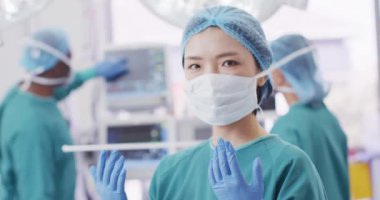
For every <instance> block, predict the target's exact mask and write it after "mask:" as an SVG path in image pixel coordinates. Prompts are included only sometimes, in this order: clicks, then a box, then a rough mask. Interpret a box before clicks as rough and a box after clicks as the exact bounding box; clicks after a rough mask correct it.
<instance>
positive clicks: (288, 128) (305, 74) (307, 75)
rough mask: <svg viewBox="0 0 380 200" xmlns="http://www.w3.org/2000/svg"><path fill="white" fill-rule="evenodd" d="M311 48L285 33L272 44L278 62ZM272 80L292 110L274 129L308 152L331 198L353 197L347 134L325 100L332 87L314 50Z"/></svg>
mask: <svg viewBox="0 0 380 200" xmlns="http://www.w3.org/2000/svg"><path fill="white" fill-rule="evenodd" d="M310 47H312V46H311V45H310V42H309V41H308V40H306V39H305V38H304V37H303V36H301V35H285V36H282V37H280V38H278V39H277V40H275V41H273V42H272V43H271V49H272V52H273V57H274V60H275V61H278V60H281V59H283V58H284V57H286V56H288V55H289V54H291V53H292V52H295V51H299V50H301V49H305V48H310ZM311 49H312V48H311ZM272 79H273V83H274V85H275V90H277V91H278V92H281V93H283V94H284V96H285V99H286V101H287V103H288V104H289V106H290V110H289V112H288V113H287V114H286V115H284V116H282V117H280V118H279V119H278V120H277V122H276V123H275V124H274V126H273V128H272V131H271V132H272V133H274V134H278V136H279V137H281V138H282V139H283V140H285V141H287V142H289V143H291V144H294V145H296V146H298V147H299V148H301V149H302V150H304V151H305V152H306V154H308V156H309V157H310V158H311V160H312V161H313V163H314V165H315V167H316V168H317V170H318V172H319V175H320V176H321V179H322V182H323V183H324V185H325V187H326V193H327V197H328V199H336V200H343V199H350V196H349V180H348V162H347V139H346V135H345V134H344V132H343V130H342V128H341V126H340V125H339V122H338V120H337V119H336V117H335V116H334V115H333V114H332V113H331V112H330V111H329V109H328V108H327V107H326V105H325V104H324V103H323V99H324V98H325V96H326V95H327V91H328V88H327V87H326V86H325V85H326V84H324V82H323V81H322V79H321V77H320V74H319V73H318V67H317V64H316V62H315V59H314V57H313V54H312V52H309V53H306V54H304V55H302V56H299V57H297V58H296V59H294V60H292V61H290V62H288V63H286V64H284V65H283V66H281V68H279V69H278V70H275V71H273V73H272Z"/></svg>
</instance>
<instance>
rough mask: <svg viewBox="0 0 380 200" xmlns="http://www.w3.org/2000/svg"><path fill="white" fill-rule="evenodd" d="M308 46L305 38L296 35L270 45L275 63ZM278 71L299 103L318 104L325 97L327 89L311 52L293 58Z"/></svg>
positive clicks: (283, 37)
mask: <svg viewBox="0 0 380 200" xmlns="http://www.w3.org/2000/svg"><path fill="white" fill-rule="evenodd" d="M310 45H311V44H310V42H309V41H308V40H307V39H306V38H304V37H303V36H301V35H296V34H293V35H285V36H282V37H280V38H278V39H277V40H275V41H273V42H272V43H271V44H270V46H271V49H272V52H273V58H274V61H275V62H277V61H279V60H281V59H282V58H284V57H285V56H287V55H289V54H291V53H292V52H294V51H297V50H299V49H302V48H305V47H308V46H310ZM280 69H281V71H282V72H283V74H284V76H285V79H286V80H287V81H288V82H289V84H290V85H291V87H292V88H293V89H294V90H295V92H296V94H297V96H298V98H299V99H300V102H302V103H319V102H322V101H323V99H324V98H325V97H326V96H327V93H328V87H327V85H326V83H325V82H324V81H323V80H322V78H321V74H320V73H319V70H318V67H317V64H316V62H315V60H314V56H313V54H312V52H310V53H307V54H304V55H302V56H300V57H297V58H295V59H294V60H292V61H290V62H288V63H286V64H285V65H283V66H282V67H281V68H280Z"/></svg>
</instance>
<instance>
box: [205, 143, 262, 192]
mask: <svg viewBox="0 0 380 200" xmlns="http://www.w3.org/2000/svg"><path fill="white" fill-rule="evenodd" d="M209 181H210V183H211V187H212V189H213V191H214V193H215V195H216V197H217V199H218V200H246V199H247V200H248V199H249V200H263V199H264V181H263V174H262V169H261V160H260V158H256V159H255V160H254V161H253V167H252V183H251V184H250V185H249V184H248V183H247V182H246V181H245V179H244V176H243V174H242V173H241V171H240V167H239V163H238V160H237V157H236V153H235V150H234V148H233V147H232V145H231V144H230V143H229V142H225V141H223V140H222V139H219V140H218V145H217V146H216V147H215V150H214V155H213V158H212V159H211V161H210V164H209Z"/></svg>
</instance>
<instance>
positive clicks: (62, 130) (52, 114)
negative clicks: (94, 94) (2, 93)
mask: <svg viewBox="0 0 380 200" xmlns="http://www.w3.org/2000/svg"><path fill="white" fill-rule="evenodd" d="M94 76H95V73H94V71H93V70H87V71H84V72H81V73H77V74H76V76H75V79H74V81H73V82H72V83H71V84H69V85H67V86H64V87H60V88H59V89H57V90H56V93H55V94H54V98H53V97H51V98H45V97H40V96H36V95H34V94H31V93H29V92H25V91H21V90H20V89H19V88H18V87H17V86H16V87H13V88H12V89H11V90H10V92H9V93H8V94H7V95H6V97H5V98H4V100H3V103H2V104H1V109H0V115H1V116H0V142H1V143H0V147H1V148H0V172H1V181H0V199H1V200H10V199H14V200H52V199H54V200H73V199H74V190H75V180H76V171H75V160H74V155H73V154H72V153H63V151H62V150H61V147H62V145H65V144H72V139H71V135H70V133H69V128H68V124H67V122H66V120H65V119H64V118H63V116H62V115H61V112H60V110H59V109H58V107H57V102H58V100H62V99H64V98H65V97H66V96H67V95H68V94H70V92H71V91H72V90H74V89H76V88H78V87H79V86H81V85H82V84H83V83H84V82H85V81H86V80H88V79H90V78H92V77H94Z"/></svg>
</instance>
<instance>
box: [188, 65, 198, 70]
mask: <svg viewBox="0 0 380 200" xmlns="http://www.w3.org/2000/svg"><path fill="white" fill-rule="evenodd" d="M199 68H201V66H200V65H198V64H191V65H188V66H187V69H189V70H196V69H199Z"/></svg>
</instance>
